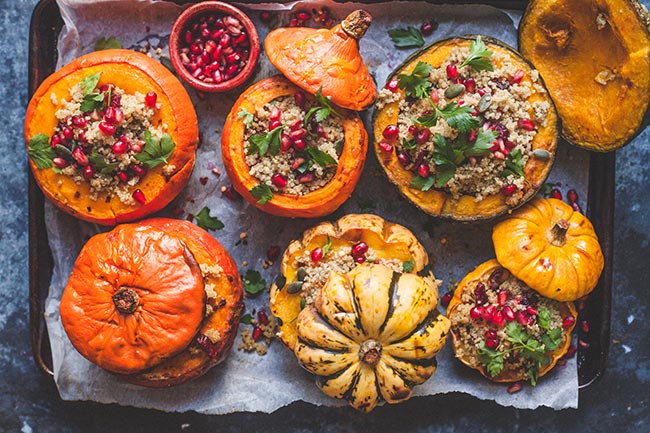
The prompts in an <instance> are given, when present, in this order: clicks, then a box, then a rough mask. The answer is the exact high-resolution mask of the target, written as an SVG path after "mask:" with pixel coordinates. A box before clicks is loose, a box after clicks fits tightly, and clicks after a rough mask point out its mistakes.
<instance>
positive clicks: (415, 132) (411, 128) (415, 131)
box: [408, 125, 419, 137]
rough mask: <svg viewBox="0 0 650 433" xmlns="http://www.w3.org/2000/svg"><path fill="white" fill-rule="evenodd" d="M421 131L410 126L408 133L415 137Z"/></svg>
mask: <svg viewBox="0 0 650 433" xmlns="http://www.w3.org/2000/svg"><path fill="white" fill-rule="evenodd" d="M418 131H419V129H418V127H417V126H415V125H409V129H408V133H409V135H411V136H413V137H415V136H416V135H417V133H418Z"/></svg>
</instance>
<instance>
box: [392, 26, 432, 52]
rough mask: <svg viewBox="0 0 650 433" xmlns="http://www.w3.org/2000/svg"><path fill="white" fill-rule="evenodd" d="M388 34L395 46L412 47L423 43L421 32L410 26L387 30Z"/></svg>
mask: <svg viewBox="0 0 650 433" xmlns="http://www.w3.org/2000/svg"><path fill="white" fill-rule="evenodd" d="M388 36H390V39H391V40H392V41H393V44H394V45H395V46H396V47H397V48H413V47H421V46H422V45H424V38H423V37H422V33H421V32H420V30H418V29H416V28H415V27H412V26H408V28H406V29H393V30H389V31H388Z"/></svg>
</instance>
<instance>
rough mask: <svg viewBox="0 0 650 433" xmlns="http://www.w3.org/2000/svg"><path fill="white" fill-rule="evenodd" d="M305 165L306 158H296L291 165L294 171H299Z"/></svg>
mask: <svg viewBox="0 0 650 433" xmlns="http://www.w3.org/2000/svg"><path fill="white" fill-rule="evenodd" d="M304 163H305V158H296V159H294V160H293V162H292V163H291V168H293V169H294V170H298V169H299V168H300V166H301V165H303V164H304Z"/></svg>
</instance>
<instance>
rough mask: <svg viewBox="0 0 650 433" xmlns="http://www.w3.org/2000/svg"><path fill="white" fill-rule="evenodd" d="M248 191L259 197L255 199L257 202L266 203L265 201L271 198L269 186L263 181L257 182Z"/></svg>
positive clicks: (271, 192) (271, 193)
mask: <svg viewBox="0 0 650 433" xmlns="http://www.w3.org/2000/svg"><path fill="white" fill-rule="evenodd" d="M249 192H250V193H251V195H252V196H253V197H255V198H257V199H259V200H257V204H266V202H267V201H269V200H271V199H272V198H273V191H272V190H271V187H270V186H268V185H267V184H265V183H259V184H257V185H256V186H254V187H253V188H252V189H251V190H250V191H249Z"/></svg>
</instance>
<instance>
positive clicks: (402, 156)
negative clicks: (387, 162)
mask: <svg viewBox="0 0 650 433" xmlns="http://www.w3.org/2000/svg"><path fill="white" fill-rule="evenodd" d="M397 160H398V161H399V163H400V164H401V165H402V166H403V167H404V166H406V165H408V164H409V163H410V162H411V158H409V156H408V155H407V154H406V153H404V152H398V153H397Z"/></svg>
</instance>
